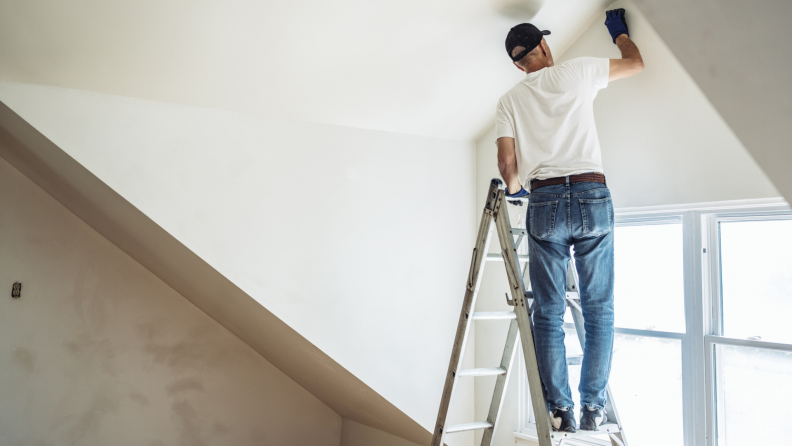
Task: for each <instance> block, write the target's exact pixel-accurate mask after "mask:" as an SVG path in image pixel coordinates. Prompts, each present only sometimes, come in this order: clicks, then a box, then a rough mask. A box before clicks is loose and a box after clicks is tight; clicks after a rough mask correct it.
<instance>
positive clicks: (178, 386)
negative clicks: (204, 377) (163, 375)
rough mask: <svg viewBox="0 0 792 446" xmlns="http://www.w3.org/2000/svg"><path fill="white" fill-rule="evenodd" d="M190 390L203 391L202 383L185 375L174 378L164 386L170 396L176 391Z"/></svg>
mask: <svg viewBox="0 0 792 446" xmlns="http://www.w3.org/2000/svg"><path fill="white" fill-rule="evenodd" d="M190 390H197V391H199V392H203V391H204V386H203V383H202V382H201V381H200V380H198V379H197V378H193V377H187V378H182V379H179V380H176V381H174V382H172V383H171V384H168V385H167V386H166V387H165V391H166V392H168V395H170V396H174V395H176V394H177V393H181V392H187V391H190Z"/></svg>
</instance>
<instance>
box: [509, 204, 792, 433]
mask: <svg viewBox="0 0 792 446" xmlns="http://www.w3.org/2000/svg"><path fill="white" fill-rule="evenodd" d="M616 224H617V226H616V229H615V231H616V232H615V240H614V241H615V268H616V289H615V305H616V338H615V342H614V356H613V368H612V371H611V380H610V387H611V391H612V393H613V399H614V401H615V403H616V407H617V408H618V410H619V415H620V417H621V421H622V423H623V425H624V428H625V433H626V435H627V437H628V439H629V441H630V443H631V444H640V445H649V446H651V445H658V446H660V445H662V446H669V445H686V446H693V445H707V446H727V445H728V446H734V445H744V444H777V445H781V444H788V443H789V438H787V435H786V433H785V431H784V430H783V428H774V427H773V426H785V425H786V424H785V423H784V421H785V418H786V417H785V415H784V414H785V413H786V412H784V411H783V410H782V408H783V407H784V404H786V402H787V401H789V400H790V399H792V386H790V385H788V383H787V382H786V381H788V380H789V379H790V377H792V330H790V329H789V328H788V327H789V325H788V324H786V323H785V321H786V320H787V318H788V317H789V316H788V315H792V258H790V256H789V254H788V253H789V252H792V212H790V210H789V207H788V206H787V205H786V204H785V203H784V202H783V201H781V200H765V201H764V202H759V203H757V202H755V201H754V202H752V203H750V206H748V205H743V204H742V203H737V204H735V203H723V204H722V205H720V206H718V207H715V206H709V207H708V208H706V209H697V208H695V207H693V208H687V209H681V210H673V209H667V208H657V209H646V208H645V209H643V210H642V211H641V212H619V211H618V210H617V212H616ZM565 321H566V322H567V323H566V324H565V331H566V333H567V338H566V340H565V344H566V346H567V355H568V356H576V355H580V354H582V352H581V349H580V345H579V343H578V341H577V335H576V333H575V329H574V325H573V324H571V322H572V319H571V317H568V318H566V319H565ZM521 359H522V358H519V361H520V366H519V368H518V369H517V370H519V373H520V380H521V382H520V386H521V392H520V395H521V406H520V407H521V409H522V412H521V415H520V416H521V419H522V420H523V426H524V427H523V433H525V434H528V435H531V434H535V425H534V424H533V423H534V417H533V414H532V413H531V404H530V395H529V393H528V390H527V384H526V383H525V382H524V379H525V371H524V365H523V364H522V361H521ZM569 372H570V387H571V388H572V391H573V398H574V400H575V403H576V404H578V403H579V396H578V394H577V385H578V380H579V377H580V366H579V365H570V366H569ZM656 420H663V421H662V429H658V426H657V421H656ZM603 440H606V439H604V438H603ZM580 443H586V442H580ZM590 444H600V442H598V441H596V440H593V441H591V443H590ZM602 444H609V443H607V442H603V443H602Z"/></svg>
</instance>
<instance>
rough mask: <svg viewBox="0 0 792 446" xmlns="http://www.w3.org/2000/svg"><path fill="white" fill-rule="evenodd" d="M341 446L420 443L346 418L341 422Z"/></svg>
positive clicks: (405, 445)
mask: <svg viewBox="0 0 792 446" xmlns="http://www.w3.org/2000/svg"><path fill="white" fill-rule="evenodd" d="M341 446H418V443H413V442H411V441H408V440H405V439H403V438H399V437H397V436H395V435H391V434H389V433H387V432H383V431H381V430H379V429H374V428H373V427H368V426H366V425H365V424H360V423H356V422H354V421H352V420H348V419H346V418H344V419H343V420H342V422H341Z"/></svg>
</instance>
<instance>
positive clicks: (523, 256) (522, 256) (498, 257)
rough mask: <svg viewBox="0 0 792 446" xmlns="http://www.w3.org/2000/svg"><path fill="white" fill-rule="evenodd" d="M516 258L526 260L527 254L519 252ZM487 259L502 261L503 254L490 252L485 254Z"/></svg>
mask: <svg viewBox="0 0 792 446" xmlns="http://www.w3.org/2000/svg"><path fill="white" fill-rule="evenodd" d="M517 259H518V260H519V261H520V262H527V261H528V255H527V254H519V255H517ZM487 261H488V262H502V261H503V256H502V255H500V254H492V253H490V254H487Z"/></svg>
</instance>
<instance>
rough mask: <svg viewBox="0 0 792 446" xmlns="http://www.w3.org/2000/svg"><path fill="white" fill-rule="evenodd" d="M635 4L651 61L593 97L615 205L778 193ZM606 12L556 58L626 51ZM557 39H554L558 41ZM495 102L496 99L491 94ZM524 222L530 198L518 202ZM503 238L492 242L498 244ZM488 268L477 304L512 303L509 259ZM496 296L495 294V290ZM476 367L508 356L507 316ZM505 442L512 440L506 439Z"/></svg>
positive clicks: (492, 328)
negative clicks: (507, 297) (503, 353)
mask: <svg viewBox="0 0 792 446" xmlns="http://www.w3.org/2000/svg"><path fill="white" fill-rule="evenodd" d="M616 7H625V8H627V21H628V26H629V28H630V34H631V37H632V38H633V40H634V41H635V42H636V44H637V46H638V47H639V49H640V50H641V54H642V55H643V58H644V62H645V64H646V68H645V70H644V71H643V72H642V73H640V74H639V75H637V76H635V77H633V78H629V79H625V80H620V81H617V82H614V83H611V84H610V85H609V86H608V88H606V89H604V90H601V91H600V93H599V95H598V97H597V99H596V100H595V102H594V113H595V119H596V122H597V129H598V132H599V138H600V143H601V146H602V154H603V163H604V167H605V174H606V176H607V179H608V186H609V187H610V188H611V190H612V193H613V197H614V203H615V205H616V206H617V207H635V206H652V205H673V204H683V203H697V202H711V201H721V200H736V199H747V198H765V197H778V196H779V195H780V194H779V193H778V192H777V191H776V189H775V188H774V187H773V185H772V183H771V182H770V181H769V180H768V179H767V177H766V176H765V175H764V173H763V172H762V171H761V170H760V169H759V167H757V165H756V163H755V162H754V161H753V160H752V158H751V157H750V156H749V155H748V153H747V152H746V150H745V148H744V147H743V146H742V144H741V143H740V141H739V140H738V139H737V138H736V137H735V136H734V134H733V133H732V132H731V130H730V129H729V127H728V126H727V125H726V124H725V123H724V122H723V120H722V119H721V117H720V116H719V115H718V113H717V112H716V111H715V109H713V107H712V106H711V105H710V103H709V102H708V101H707V98H706V97H705V96H704V95H703V94H702V93H701V91H700V90H699V88H698V87H697V86H696V84H695V83H694V82H693V81H692V79H691V78H690V76H688V74H687V73H686V72H685V70H684V69H683V68H682V66H681V65H680V64H679V62H678V61H677V60H676V59H675V58H674V56H673V54H671V52H670V51H669V50H668V48H667V47H666V46H665V44H664V43H663V42H662V40H661V39H660V38H659V36H658V35H657V34H656V33H655V32H654V30H653V29H652V28H651V26H650V25H649V24H648V23H647V21H646V19H645V18H644V17H643V16H642V15H641V13H640V11H638V10H637V8H635V7H633V6H632V5H631V4H629V3H625V2H617V3H615V4H613V5H610V6H609V7H608V9H610V8H616ZM603 21H604V19H603V20H599V19H598V20H595V21H594V23H593V24H592V25H591V26H590V27H589V29H588V30H586V31H585V32H584V33H583V34H582V35H581V37H580V39H579V40H578V41H577V42H576V43H575V44H573V45H572V46H571V47H570V48H569V49H568V50H567V51H565V52H564V54H563V55H562V56H561V57H559V58H558V59H559V60H558V61H559V62H563V61H564V60H568V59H570V58H574V57H580V56H597V57H607V58H618V57H620V55H619V52H618V49H617V48H616V46H615V45H613V43H612V40H611V38H610V36H609V35H608V33H607V28H606V27H605V26H604V25H603V23H602V22H603ZM551 49H552V48H551ZM493 109H494V104H493ZM476 153H477V161H476V163H477V164H476V172H477V174H476V193H477V203H476V206H477V207H476V209H477V211H476V215H477V218H478V217H479V212H480V211H479V210H480V209H483V206H484V194H485V192H486V190H487V187H488V184H489V181H490V180H491V179H492V178H496V177H499V176H500V175H499V173H498V168H497V161H496V155H497V148H496V146H495V129H494V127H492V128H490V129H489V130H488V131H487V132H486V133H485V134H484V135H483V136H482V137H481V138H480V139H479V140H478V141H477V144H476ZM510 208H511V209H510V218H511V220H512V224H514V225H516V224H517V221H518V219H519V218H520V217H521V216H522V214H524V212H525V209H524V207H521V208H516V207H513V206H510ZM497 249H498V248H497V246H495V247H494V248H493V249H491V251H493V250H495V251H496V250H497ZM493 269H494V270H495V271H496V272H494V273H493V272H491V271H490V272H489V273H488V275H485V277H484V282H483V283H482V287H481V292H480V297H479V304H478V307H477V309H478V311H496V310H504V309H506V306H505V303H503V302H502V300H503V292H504V291H505V286H504V285H503V284H505V283H506V275H505V273H504V272H503V271H502V269H503V268H502V267H501V268H498V267H495V268H493ZM493 296H494V297H493ZM476 330H477V332H476V333H477V336H476V353H475V354H476V367H489V366H491V365H492V364H493V363H496V362H495V361H497V360H498V359H499V358H500V349H501V348H502V345H503V339H504V338H505V326H503V327H501V326H498V325H495V324H494V323H492V322H490V323H488V324H487V325H484V324H481V325H478V326H477V329H476ZM491 389H492V384H491V383H487V382H486V381H482V382H481V384H479V382H477V383H476V388H475V412H476V416H477V418H481V417H482V416H485V415H484V414H486V410H487V409H488V407H489V398H490V395H491V392H492V390H491ZM516 392H517V382H516V379H512V380H510V391H509V396H508V397H507V399H506V400H505V402H504V409H503V414H504V415H503V419H502V420H501V423H502V424H501V428H500V429H499V432H497V433H496V435H497V438H496V439H497V440H498V441H503V442H506V441H508V442H512V441H514V440H513V437H511V432H513V431H515V430H517V429H518V426H519V420H518V419H517V411H518V407H517V401H518V398H517V394H516ZM504 444H505V443H504Z"/></svg>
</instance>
